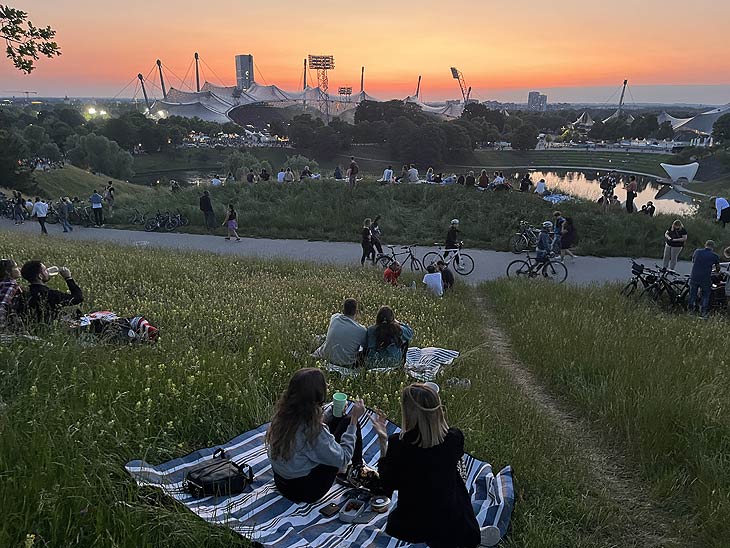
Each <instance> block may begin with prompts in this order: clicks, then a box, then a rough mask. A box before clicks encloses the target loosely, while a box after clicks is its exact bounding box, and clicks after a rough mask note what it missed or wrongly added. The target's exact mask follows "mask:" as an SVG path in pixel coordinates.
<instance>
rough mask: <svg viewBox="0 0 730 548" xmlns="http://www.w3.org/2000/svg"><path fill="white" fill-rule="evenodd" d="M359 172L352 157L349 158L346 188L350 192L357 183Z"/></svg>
mask: <svg viewBox="0 0 730 548" xmlns="http://www.w3.org/2000/svg"><path fill="white" fill-rule="evenodd" d="M359 172H360V168H359V167H358V165H357V162H356V161H355V157H354V156H350V167H348V168H347V186H348V187H349V188H350V190H352V189H354V188H355V184H356V183H357V174H358V173H359Z"/></svg>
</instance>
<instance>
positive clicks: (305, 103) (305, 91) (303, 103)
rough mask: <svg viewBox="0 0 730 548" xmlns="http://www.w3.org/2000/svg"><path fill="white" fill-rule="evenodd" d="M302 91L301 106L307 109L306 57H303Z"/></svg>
mask: <svg viewBox="0 0 730 548" xmlns="http://www.w3.org/2000/svg"><path fill="white" fill-rule="evenodd" d="M303 89H304V93H302V108H303V109H304V110H306V109H307V58H306V57H305V58H304V88H303Z"/></svg>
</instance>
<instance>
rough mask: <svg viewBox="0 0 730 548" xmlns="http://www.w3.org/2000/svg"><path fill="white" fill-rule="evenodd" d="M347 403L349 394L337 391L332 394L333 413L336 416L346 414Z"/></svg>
mask: <svg viewBox="0 0 730 548" xmlns="http://www.w3.org/2000/svg"><path fill="white" fill-rule="evenodd" d="M346 405H347V394H343V393H342V392H335V393H334V394H333V395H332V414H333V415H334V416H335V417H341V416H342V415H344V414H345V406H346Z"/></svg>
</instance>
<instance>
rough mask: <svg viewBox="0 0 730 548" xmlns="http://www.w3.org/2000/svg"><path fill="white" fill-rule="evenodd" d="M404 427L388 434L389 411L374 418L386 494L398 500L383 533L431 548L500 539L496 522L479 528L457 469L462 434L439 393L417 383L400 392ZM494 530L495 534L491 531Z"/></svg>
mask: <svg viewBox="0 0 730 548" xmlns="http://www.w3.org/2000/svg"><path fill="white" fill-rule="evenodd" d="M401 420H402V430H401V431H400V432H399V433H396V434H393V435H391V436H388V432H387V429H386V419H385V416H384V415H382V414H379V415H378V416H377V417H373V418H372V423H373V429H374V430H375V432H377V435H378V442H379V445H380V460H379V461H378V474H379V475H380V482H381V488H382V492H383V494H385V495H386V496H390V497H392V494H393V492H394V491H398V502H397V503H396V506H395V508H393V509H392V510H391V511H390V513H389V515H388V521H387V524H386V526H385V532H386V533H387V534H388V535H390V536H392V537H394V538H396V539H398V540H401V541H403V542H405V543H413V544H421V543H424V544H426V545H427V546H430V547H432V548H437V547H438V548H476V547H477V546H493V545H494V544H496V543H497V542H498V541H499V535H498V534H496V531H495V528H494V527H485V528H484V529H480V527H479V522H478V521H477V518H476V516H475V515H474V509H473V507H472V503H471V498H470V497H469V492H468V490H467V488H466V486H465V485H464V480H463V479H462V478H461V475H460V474H459V469H458V464H459V462H460V461H461V459H462V457H463V456H464V434H463V432H462V431H461V430H459V429H457V428H450V427H449V425H448V423H447V422H446V417H445V412H444V406H443V404H442V403H441V399H440V398H439V395H438V392H436V390H434V389H433V388H432V387H431V386H429V385H428V384H422V383H414V384H411V385H409V386H406V387H405V388H404V389H403V392H402V394H401ZM490 535H491V536H490Z"/></svg>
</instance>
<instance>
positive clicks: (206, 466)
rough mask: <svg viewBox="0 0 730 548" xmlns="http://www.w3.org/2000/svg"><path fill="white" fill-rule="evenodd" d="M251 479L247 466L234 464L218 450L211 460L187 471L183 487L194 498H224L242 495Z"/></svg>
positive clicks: (249, 468)
mask: <svg viewBox="0 0 730 548" xmlns="http://www.w3.org/2000/svg"><path fill="white" fill-rule="evenodd" d="M253 479H254V476H253V469H252V468H251V467H250V466H249V465H248V464H245V463H241V464H236V463H235V462H233V461H232V460H230V459H229V458H227V457H226V452H225V451H224V450H223V449H220V448H218V449H216V450H215V452H214V453H213V458H212V459H211V460H209V461H206V462H202V463H200V464H197V465H195V466H194V467H193V468H191V469H190V470H188V471H187V473H186V474H185V481H184V482H183V487H184V488H185V490H186V491H188V492H189V493H190V494H192V495H193V496H195V497H203V496H215V497H225V496H228V495H236V494H238V493H242V492H243V491H244V489H246V487H248V486H249V485H251V484H252V483H253Z"/></svg>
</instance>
